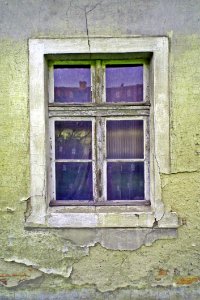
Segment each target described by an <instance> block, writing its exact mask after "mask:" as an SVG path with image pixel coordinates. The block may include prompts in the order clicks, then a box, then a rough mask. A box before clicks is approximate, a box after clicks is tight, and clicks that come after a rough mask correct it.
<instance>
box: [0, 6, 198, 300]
mask: <svg viewBox="0 0 200 300" xmlns="http://www.w3.org/2000/svg"><path fill="white" fill-rule="evenodd" d="M61 2H62V1H61ZM65 2H66V1H65ZM71 2H72V1H71ZM104 2H106V1H104ZM148 2H149V1H148ZM6 3H7V4H6ZM38 3H39V2H38ZM38 3H36V2H35V1H34V2H33V1H31V7H32V11H31V15H30V12H29V9H28V8H27V3H26V1H21V2H20V4H19V3H18V7H16V6H15V5H14V3H13V2H12V1H1V3H0V5H1V8H2V9H1V14H2V17H1V23H2V24H3V26H2V30H1V32H0V35H1V37H2V38H4V39H5V40H4V41H2V40H1V43H0V47H1V52H0V58H1V68H0V79H1V89H0V99H1V111H0V118H1V121H2V125H1V132H0V137H1V147H2V148H1V149H2V150H1V152H0V155H1V171H2V172H1V175H0V176H1V177H0V178H1V180H0V181H1V186H0V197H1V202H0V242H1V248H0V257H1V258H2V259H1V260H0V273H1V275H2V274H4V276H2V277H0V279H1V280H2V281H1V287H0V299H9V300H10V299H30V296H31V299H37V300H38V299H45V298H44V297H46V299H64V297H66V295H69V299H82V298H83V297H84V296H85V298H88V299H89V298H92V299H95V297H96V298H97V299H105V297H106V299H129V298H130V299H134V297H137V296H138V297H139V298H140V299H141V297H143V299H144V297H147V299H148V300H150V299H151V297H152V299H159V300H160V299H192V300H193V299H195V300H197V299H199V295H200V292H199V288H198V287H199V284H198V276H199V269H200V266H199V249H200V235H199V232H200V231H199V229H200V228H199V210H200V201H199V199H200V198H199V197H200V190H199V169H200V168H199V167H200V160H199V156H198V155H197V154H198V151H199V145H200V140H199V138H200V136H199V130H200V128H199V101H198V99H199V79H200V74H199V67H198V66H199V47H200V38H199V36H198V34H199V27H198V21H197V15H198V12H199V3H198V2H197V1H190V2H188V1H181V4H180V2H179V1H174V2H173V5H171V7H169V6H170V3H166V1H165V2H164V5H165V11H163V10H162V9H161V5H163V1H156V5H155V1H151V3H148V5H147V6H148V10H149V11H148V12H149V14H148V13H147V14H145V11H146V8H145V7H143V6H142V5H140V1H138V2H137V4H136V5H135V7H133V6H131V5H130V3H131V2H130V1H125V2H124V5H123V7H124V8H122V7H121V6H120V5H119V3H120V2H119V1H115V2H114V4H113V6H111V4H110V3H108V2H107V3H104V5H102V6H101V11H100V7H97V8H96V10H95V11H94V12H95V13H94V14H90V20H89V35H92V34H94V33H101V34H107V33H111V34H112V33H113V34H119V32H120V33H122V34H127V32H129V34H132V33H133V34H138V33H142V34H144V35H146V34H152V35H153V34H158V35H159V34H161V35H164V34H167V32H168V31H169V30H173V31H174V34H173V36H171V40H170V41H171V50H170V51H171V57H170V68H171V69H170V74H171V75H170V76H171V158H172V164H171V173H169V174H168V175H167V174H162V176H161V186H162V195H163V199H164V203H165V206H166V209H167V211H171V210H172V211H177V213H178V215H180V217H181V218H183V219H184V224H183V226H181V227H180V228H179V229H178V233H179V234H178V238H177V239H176V240H174V239H172V240H169V239H167V240H162V238H165V236H164V232H165V231H164V232H162V229H159V230H158V229H156V228H154V229H153V230H151V229H150V230H143V229H141V232H142V238H141V240H142V241H143V242H145V244H146V245H149V244H150V245H151V247H143V246H141V240H140V238H139V240H138V234H139V233H137V232H132V231H131V230H126V231H124V232H123V233H124V236H123V238H122V237H119V236H118V235H117V231H116V230H113V229H111V230H110V232H109V233H108V231H107V235H105V236H103V234H102V232H103V231H102V230H98V233H96V230H92V231H89V230H83V231H82V230H75V231H74V232H73V230H71V229H67V230H55V229H50V230H45V231H46V232H43V233H41V232H34V231H25V230H24V224H23V221H24V215H23V214H24V211H25V210H26V202H27V198H28V197H27V198H26V195H28V194H29V142H28V140H29V129H28V109H29V108H28V88H27V87H28V66H27V63H28V56H27V43H26V38H27V37H30V36H37V37H38V36H44V35H45V36H49V37H52V36H53V37H54V36H55V35H56V36H60V35H61V36H65V35H66V34H68V35H73V34H75V35H77V34H84V35H85V24H84V21H85V20H83V22H82V21H80V22H78V18H79V17H80V15H79V13H78V12H77V11H76V9H75V7H72V10H69V12H70V14H69V13H68V26H69V28H70V29H68V31H67V30H66V28H65V27H64V26H63V24H64V21H63V19H62V18H59V16H62V13H61V10H63V6H62V5H61V6H60V8H58V15H57V16H52V19H51V24H50V23H49V18H47V16H48V13H46V9H47V8H44V10H41V11H40V21H39V22H38V14H36V13H35V12H38V5H39V4H38ZM40 3H41V2H40ZM49 3H50V1H48V2H45V3H44V6H47V7H48V5H49ZM63 3H64V2H63ZM95 3H96V2H95ZM68 4H69V1H68V2H67V5H68ZM106 4H107V5H106ZM192 7H193V8H192ZM117 8H119V9H120V11H121V12H120V13H119V15H117V13H116V12H117ZM59 9H60V10H59ZM128 11H130V12H129V13H127V12H128ZM162 11H163V12H162ZM14 12H15V13H14ZM16 12H18V13H16ZM109 12H112V13H113V17H112V22H111V21H110V18H111V17H110V13H109ZM139 12H140V13H139ZM146 12H147V11H146ZM157 12H158V13H157ZM179 12H180V13H179ZM64 13H65V12H64ZM123 13H124V16H126V18H125V19H122V15H123ZM143 13H144V14H145V15H146V18H145V19H146V21H145V22H143V21H142V23H143V24H142V26H141V22H140V19H141V20H143V19H144V18H141V17H140V18H139V16H140V15H141V14H142V15H143ZM106 14H107V17H106V18H103V17H102V16H106ZM137 15H138V17H137ZM155 15H156V17H155ZM33 16H34V17H33ZM98 16H99V17H98ZM166 16H168V18H167V19H165V22H163V18H166ZM174 16H175V17H174ZM191 16H192V17H191ZM65 17H66V16H65ZM97 17H98V18H97ZM136 17H137V21H135V22H134V21H133V19H134V20H136ZM27 18H28V19H29V20H30V22H27V21H26V20H27ZM45 18H47V20H46V21H45ZM159 18H160V19H159ZM186 19H187V20H188V22H187V26H186V25H185V24H186V23H185V20H186ZM102 20H104V22H102ZM95 21H96V22H95ZM25 23H26V24H27V26H24V24H25ZM111 23H112V24H111ZM80 24H82V25H81V26H80V28H78V25H80ZM118 24H119V25H120V26H118ZM127 24H129V26H128V25H127ZM149 24H150V25H149ZM160 24H163V25H162V26H160ZM183 24H184V25H183ZM119 27H120V30H119ZM180 33H181V35H180ZM186 33H187V34H188V33H189V34H190V33H193V34H194V33H196V35H195V34H194V35H192V36H186V35H185V34H186ZM184 35H185V36H184ZM13 39H15V42H13ZM16 40H18V42H17V43H16ZM191 79H192V80H191ZM13 149H15V153H14V155H13ZM2 175H3V176H2ZM165 217H166V216H164V218H165ZM169 230H170V231H171V229H169ZM47 232H48V233H47ZM141 232H140V233H141ZM155 232H156V237H155V236H154V234H155ZM158 232H160V235H161V240H159V241H155V239H156V238H157V234H158ZM173 235H174V237H175V235H176V233H175V232H174V231H173ZM140 237H141V235H140ZM124 240H126V241H127V242H126V249H123V250H126V251H117V250H115V251H112V250H108V249H107V248H111V249H112V247H115V246H116V245H120V247H121V249H122V248H123V247H122V246H121V245H122V243H124ZM154 241H155V242H154ZM98 243H99V244H98ZM100 243H101V244H102V245H103V247H101V246H100ZM152 243H153V244H152ZM113 245H114V246H113ZM131 249H136V250H135V251H131ZM47 250H48V251H47ZM31 265H32V266H36V267H37V268H38V270H37V268H36V269H35V268H33V267H32V266H31ZM41 270H42V271H41ZM159 270H165V271H162V272H161V271H159ZM13 274H15V275H16V274H18V276H12V275H13ZM25 274H26V276H25ZM68 276H69V278H68ZM176 276H178V278H176ZM188 276H189V277H188ZM192 276H194V277H192ZM2 278H3V279H2ZM37 279H42V280H41V282H40V283H39V286H38V285H37V284H36V281H37ZM67 280H69V281H67ZM6 282H7V284H5V283H6ZM28 282H32V286H31V287H32V288H33V290H34V289H35V288H36V287H37V289H35V292H33V290H32V291H31V289H30V290H29V288H30V287H29V285H28ZM192 282H193V283H192ZM195 282H196V283H195ZM182 283H185V285H186V286H183V287H180V285H181V284H182ZM22 284H23V289H24V290H22V288H21V287H22ZM191 284H192V285H191ZM6 285H7V286H8V287H9V291H8V289H7V288H6V287H5V286H6ZM159 286H163V287H166V286H169V288H165V289H161V288H160V287H159ZM189 286H190V287H189ZM122 287H126V288H124V289H123V288H122ZM152 287H154V289H153V288H152ZM172 287H173V288H172ZM138 288H139V290H138ZM146 288H147V290H146ZM11 289H12V290H11ZM148 289H149V290H148ZM63 290H64V291H65V292H64V293H62V291H63ZM100 291H101V292H100ZM8 293H9V294H8ZM39 297H40V298H39ZM56 297H57V298H56ZM120 297H121V298H120ZM156 297H157V298H156Z"/></svg>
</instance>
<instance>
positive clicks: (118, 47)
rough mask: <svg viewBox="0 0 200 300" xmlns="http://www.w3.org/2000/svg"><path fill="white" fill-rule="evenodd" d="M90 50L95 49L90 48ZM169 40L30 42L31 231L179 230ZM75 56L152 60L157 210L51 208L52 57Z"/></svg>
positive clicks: (153, 180) (153, 202) (154, 203)
mask: <svg viewBox="0 0 200 300" xmlns="http://www.w3.org/2000/svg"><path fill="white" fill-rule="evenodd" d="M89 46H90V47H89ZM168 52H169V51H168V39H167V38H166V37H123V38H112V37H107V38H106V37H102V38H99V37H93V38H90V43H89V45H88V39H87V38H67V39H31V40H29V75H30V86H29V91H30V95H29V98H30V156H31V161H30V165H31V199H30V201H31V213H30V215H29V217H28V218H27V219H26V222H25V226H27V227H61V228H103V227H107V228H109V227H110V228H138V227H140V228H145V227H146V228H152V227H153V226H155V225H156V226H157V227H158V228H177V227H178V218H177V215H176V213H175V212H168V211H166V210H165V207H164V204H163V201H162V193H161V177H160V175H161V174H162V173H164V174H169V173H170V151H169V146H170V145H169V141H170V137H169V86H168V54H169V53H168ZM73 53H79V54H81V53H94V54H95V53H103V54H106V53H107V54H110V53H117V54H120V53H121V54H124V53H136V54H137V53H138V54H139V53H141V55H142V53H147V54H149V55H151V59H150V101H151V111H150V180H151V182H150V200H151V206H147V207H145V206H144V207H143V206H138V207H137V206H119V207H109V206H106V207H105V206H104V207H98V206H97V207H87V206H86V207H83V206H82V207H81V206H77V207H76V206H71V207H49V201H50V199H49V196H48V168H49V162H48V151H49V150H48V139H49V135H48V126H49V125H48V124H49V122H48V67H47V59H46V55H55V56H56V55H59V54H65V55H66V57H67V54H73Z"/></svg>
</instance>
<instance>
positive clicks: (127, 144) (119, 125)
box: [106, 120, 144, 159]
mask: <svg viewBox="0 0 200 300" xmlns="http://www.w3.org/2000/svg"><path fill="white" fill-rule="evenodd" d="M106 143H107V158H111V159H115V158H143V157H144V142H143V121H142V120H120V121H107V141H106Z"/></svg>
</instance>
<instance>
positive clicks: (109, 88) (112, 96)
mask: <svg viewBox="0 0 200 300" xmlns="http://www.w3.org/2000/svg"><path fill="white" fill-rule="evenodd" d="M142 101H143V66H142V65H114V66H107V67H106V102H142Z"/></svg>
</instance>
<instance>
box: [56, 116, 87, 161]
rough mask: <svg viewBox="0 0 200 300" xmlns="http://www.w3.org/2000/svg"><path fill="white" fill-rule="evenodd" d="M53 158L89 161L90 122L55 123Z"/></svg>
mask: <svg viewBox="0 0 200 300" xmlns="http://www.w3.org/2000/svg"><path fill="white" fill-rule="evenodd" d="M55 158H56V159H91V158H92V122H91V121H56V122H55Z"/></svg>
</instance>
